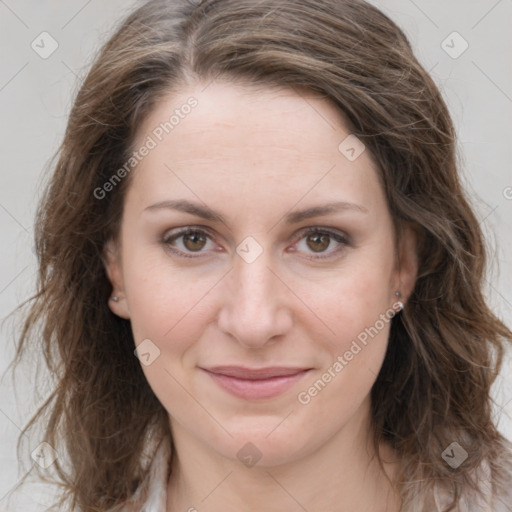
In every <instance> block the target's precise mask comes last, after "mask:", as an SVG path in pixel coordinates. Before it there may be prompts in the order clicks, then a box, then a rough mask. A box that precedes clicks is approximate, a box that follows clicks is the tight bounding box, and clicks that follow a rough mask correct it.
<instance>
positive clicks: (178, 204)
mask: <svg viewBox="0 0 512 512" xmlns="http://www.w3.org/2000/svg"><path fill="white" fill-rule="evenodd" d="M162 209H169V210H178V211H181V212H185V213H190V214H191V215H195V216H197V217H201V218H202V219H205V220H209V221H212V222H221V223H223V224H226V222H225V219H224V217H223V216H222V215H221V214H220V213H218V212H216V211H214V210H212V209H211V208H209V207H208V206H206V205H201V204H199V203H194V202H191V201H187V200H186V199H175V200H168V201H160V202H158V203H155V204H152V205H150V206H148V207H147V208H145V209H144V211H155V210H162ZM345 210H349V211H355V212H360V213H368V209H367V208H365V207H364V206H361V205H358V204H355V203H349V202H346V201H338V202H331V203H326V204H324V205H319V206H312V207H310V208H305V209H304V210H296V211H293V212H290V213H288V214H286V215H285V216H284V221H285V224H296V223H299V222H301V221H303V220H306V219H310V218H312V217H320V216H322V215H328V214H330V213H336V212H340V211H345Z"/></svg>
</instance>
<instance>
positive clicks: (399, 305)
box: [395, 291, 405, 311]
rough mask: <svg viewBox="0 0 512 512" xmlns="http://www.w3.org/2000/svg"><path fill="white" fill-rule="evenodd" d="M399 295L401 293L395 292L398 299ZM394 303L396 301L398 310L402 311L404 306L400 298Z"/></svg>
mask: <svg viewBox="0 0 512 512" xmlns="http://www.w3.org/2000/svg"><path fill="white" fill-rule="evenodd" d="M401 296H402V294H401V293H400V292H398V291H397V292H395V297H396V298H397V299H399V298H400V297H401ZM396 303H397V305H398V307H399V308H400V309H399V310H398V311H402V309H404V307H405V306H404V303H403V302H402V301H401V300H399V301H397V302H396Z"/></svg>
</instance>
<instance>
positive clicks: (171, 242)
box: [162, 228, 211, 258]
mask: <svg viewBox="0 0 512 512" xmlns="http://www.w3.org/2000/svg"><path fill="white" fill-rule="evenodd" d="M210 238H211V237H210V235H209V234H208V233H206V232H205V231H203V230H201V229H194V228H185V229H182V230H179V231H177V232H175V233H169V234H167V235H165V236H164V237H163V239H162V243H163V244H164V246H165V247H166V248H167V249H168V250H170V251H172V252H173V253H175V254H177V255H179V256H183V257H185V258H194V257H196V256H193V255H191V254H192V253H197V255H198V256H200V255H201V253H204V252H206V251H205V250H203V249H204V248H205V246H206V245H207V243H208V240H209V239H210ZM178 242H179V243H178Z"/></svg>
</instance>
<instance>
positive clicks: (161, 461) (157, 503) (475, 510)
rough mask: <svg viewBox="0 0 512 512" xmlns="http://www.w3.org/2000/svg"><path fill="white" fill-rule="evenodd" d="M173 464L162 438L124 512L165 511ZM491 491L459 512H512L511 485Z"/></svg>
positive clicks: (419, 507) (438, 496) (417, 507)
mask: <svg viewBox="0 0 512 512" xmlns="http://www.w3.org/2000/svg"><path fill="white" fill-rule="evenodd" d="M169 463H170V445H169V442H168V440H167V439H165V438H164V439H162V440H161V441H160V442H159V446H158V448H157V450H156V452H155V457H154V458H153V460H152V461H151V465H150V472H149V476H148V479H147V480H146V481H145V482H144V483H143V484H142V485H141V487H139V489H138V490H137V492H136V493H135V495H134V496H133V497H132V499H131V500H130V504H127V505H125V507H124V508H123V509H122V511H121V512H166V504H167V484H168V481H167V476H168V474H169V473H168V470H169ZM482 471H483V473H482V476H484V478H485V475H487V478H485V480H486V481H487V482H490V479H489V469H488V466H484V467H483V468H482ZM484 488H486V489H488V490H489V492H487V493H486V499H485V502H482V501H481V500H480V501H479V500H476V499H471V500H469V499H465V500H463V501H462V503H461V505H460V507H459V508H458V510H457V511H456V512H512V482H510V487H509V489H508V492H507V494H508V495H507V496H500V497H494V502H493V498H492V496H491V493H490V484H489V485H485V486H484ZM434 502H435V507H436V508H435V510H431V509H430V507H429V511H428V512H441V511H442V510H443V506H445V505H446V503H449V499H448V496H447V495H446V494H443V493H442V492H439V490H436V491H435V492H434ZM424 507H425V501H423V499H418V502H417V503H414V504H413V505H412V506H411V510H410V512H419V511H421V512H426V509H425V508H424Z"/></svg>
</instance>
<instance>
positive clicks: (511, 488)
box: [434, 448, 512, 512]
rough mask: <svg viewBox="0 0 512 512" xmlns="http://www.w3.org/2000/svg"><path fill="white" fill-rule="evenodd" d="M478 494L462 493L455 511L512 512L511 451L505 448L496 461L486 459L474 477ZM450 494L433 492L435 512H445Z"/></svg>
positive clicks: (440, 491) (465, 491) (436, 490)
mask: <svg viewBox="0 0 512 512" xmlns="http://www.w3.org/2000/svg"><path fill="white" fill-rule="evenodd" d="M473 476H474V478H475V481H476V482H478V486H479V492H477V491H475V490H472V489H465V490H463V491H462V495H461V499H460V502H459V505H458V507H457V508H456V510H455V512H512V450H511V449H510V448H508V449H506V450H505V451H504V452H503V453H502V455H501V456H500V457H499V459H498V460H494V461H490V460H485V461H484V462H483V463H482V464H481V466H480V467H479V468H478V470H477V471H476V472H475V474H474V475H473ZM451 498H452V495H451V493H449V492H447V491H445V490H444V491H443V490H442V489H441V488H436V489H435V491H434V501H435V505H436V511H442V510H444V508H443V507H445V506H446V505H447V504H448V503H450V502H451Z"/></svg>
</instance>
